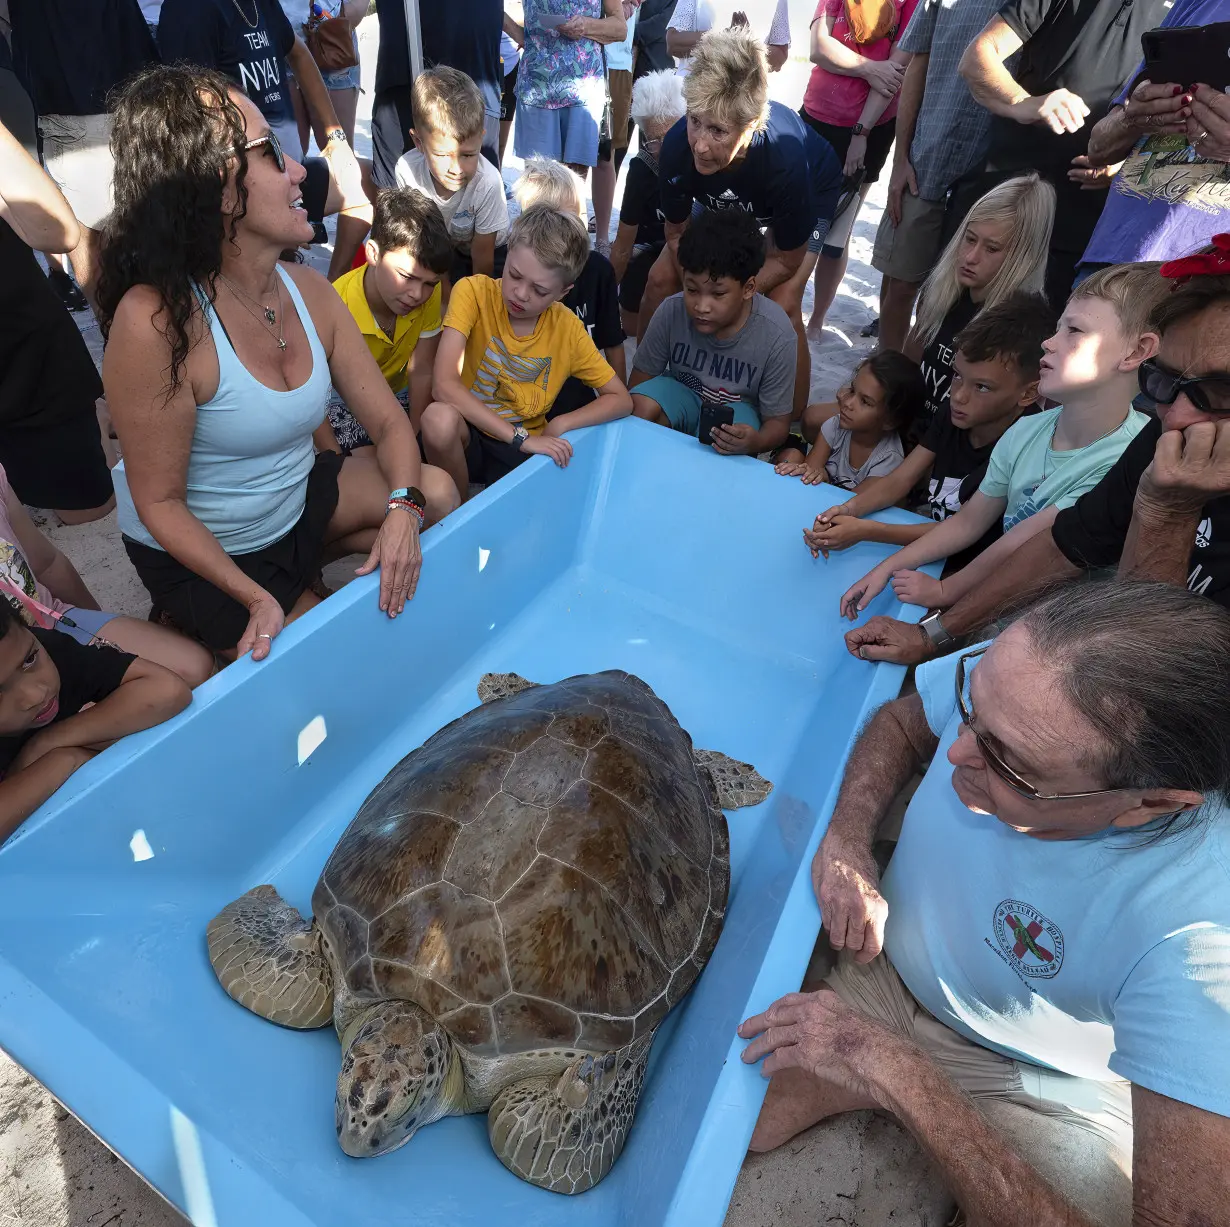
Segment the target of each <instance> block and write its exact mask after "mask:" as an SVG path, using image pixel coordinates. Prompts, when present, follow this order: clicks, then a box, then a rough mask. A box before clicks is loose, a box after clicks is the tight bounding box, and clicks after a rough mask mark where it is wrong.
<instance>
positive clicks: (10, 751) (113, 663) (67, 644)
mask: <svg viewBox="0 0 1230 1227" xmlns="http://www.w3.org/2000/svg"><path fill="white" fill-rule="evenodd" d="M9 633H10V634H11V633H12V632H11V631H10V632H9ZM30 633H31V634H32V635H33V636H34V638H35V639H37V640H38V641H39V643H41V644H42V645H43V648H44V650H45V651H46V653H47V655H48V656H49V657H51V663H52V664H53V665H55V667H56V671H57V672H58V673H59V675H60V710H59V711H58V712H57V713H56V718H55V719H54V720H53V721H52V722H51V724H59V723H60V721H61V720H67V719H68V718H69V716H75V715H76V714H77V713H78V712H79V711H80V710H81V709H82V708H83V707H84V706H85V705H86V704H87V703H98V702H100V701H101V700H103V699H105V698H106V697H107V696H108V695H109V694H114V693H115V691H116V690H117V689H118V688H119V685H120V683H121V682H122V681H123V680H124V674H125V673H127V672H128V666H129V665H131V664H132V662H133V661H134V660H136V657H135V656H130V655H129V654H128V653H127V652H121V651H120V650H119V649H118V648H112V647H108V646H106V645H105V644H99V645H98V646H96V647H95V646H91V647H86V646H84V645H83V644H80V643H78V642H77V641H76V640H75V639H74V638H73V637H72V636H71V635H66V634H64V632H63V631H55V630H43V629H41V628H39V627H36V628H35V629H34V630H33V631H31V632H30ZM51 724H45V725H43V728H50V727H51ZM40 731H41V730H39V729H30V730H29V731H28V732H25V733H19V734H18V735H17V736H15V737H0V775H2V774H3V773H4V772H5V771H7V770H8V769H9V765H10V764H11V763H12V761H13V759H15V758H16V757H17V755H18V753H19V751H20V750H21V747H22V746H24V745H25V744H26V742H27V741H29V740H30V738H31V737H33V736H34V734H35V733H37V732H40Z"/></svg>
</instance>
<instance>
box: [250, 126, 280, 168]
mask: <svg viewBox="0 0 1230 1227" xmlns="http://www.w3.org/2000/svg"><path fill="white" fill-rule="evenodd" d="M261 145H268V146H269V152H270V153H272V154H273V160H274V161H275V162H276V163H277V166H278V170H279V171H280V172H281V173H283V174H285V172H286V152H285V150H284V149H283V148H282V142H281V141H280V140H278V134H277V133H276V132H269V133H266V134H265V135H264V136H258V137H257V138H256V139H255V140H251V141H247V142H246V143H245V144H243V145H240V146H239V148H240V149H242V150H243V151H244V152H245V153H246V152H247V151H248V150H249V149H256V148H258V147H259V146H261Z"/></svg>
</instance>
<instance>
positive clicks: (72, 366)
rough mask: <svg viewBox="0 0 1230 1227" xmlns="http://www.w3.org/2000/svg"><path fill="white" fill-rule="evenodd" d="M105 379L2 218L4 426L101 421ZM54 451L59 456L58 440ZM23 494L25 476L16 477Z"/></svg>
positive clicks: (0, 416) (51, 444) (0, 380)
mask: <svg viewBox="0 0 1230 1227" xmlns="http://www.w3.org/2000/svg"><path fill="white" fill-rule="evenodd" d="M102 394H103V387H102V380H101V379H99V377H98V370H97V368H96V367H95V366H94V360H93V358H91V357H90V351H89V349H87V348H86V344H85V341H84V340H83V339H82V337H81V333H80V332H79V331H78V329H77V325H76V324H75V323H74V322H73V317H72V316H71V315H70V314H69V313H68V308H67V307H65V306H64V304H63V303H62V302H61V301H60V299H59V297H58V296H57V294H56V292H55V290H53V289H52V288H51V283H50V282H49V281H48V280H47V277H46V275H45V274H44V273H43V270H42V269H41V268H40V267H39V264H38V261H37V260H35V258H34V253H33V252H32V251H31V250H30V249H29V248H28V247H27V246H26V245H25V243H23V242H22V241H21V239H20V238H19V237H18V236H17V234H16V232H15V231H14V230H13V228H12V227H11V226H10V225H9V224H8V223H7V222H5V221H3V220H0V428H5V429H9V428H19V429H20V428H32V427H37V428H47V427H54V426H57V425H60V424H61V423H63V422H67V421H71V420H72V419H73V418H75V417H89V418H93V417H94V402H95V400H97V399H98V397H100V396H101V395H102ZM47 446H48V448H50V449H52V450H54V448H55V437H54V435H53V436H49V438H48V440H47ZM11 476H13V479H14V481H15V482H16V484H17V486H18V488H20V486H21V481H20V475H11Z"/></svg>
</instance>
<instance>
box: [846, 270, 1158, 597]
mask: <svg viewBox="0 0 1230 1227" xmlns="http://www.w3.org/2000/svg"><path fill="white" fill-rule="evenodd" d="M1157 270H1158V265H1157V264H1155V263H1154V264H1119V265H1114V266H1112V267H1110V268H1105V269H1101V270H1099V271H1098V272H1096V273H1094V274H1093V275H1092V276H1091V277H1089V278H1088V279H1087V280H1085V281H1083V282H1081V284H1080V285H1079V286H1077V288H1076V289H1075V290H1073V291H1072V296H1071V297H1070V298H1069V299H1068V304H1067V306H1066V307H1065V308H1064V313H1063V315H1062V316H1061V317H1060V319H1059V327H1058V331H1057V332H1056V333H1055V335H1054V336H1053V337H1051V339H1050V340H1049V341H1046V342H1045V343H1044V344H1043V350H1044V355H1043V358H1042V363H1041V367H1040V377H1039V381H1038V393H1039V395H1040V396H1042V397H1046V398H1047V399H1049V400H1052V401H1057V402H1059V407H1058V408H1056V409H1048V410H1047V411H1046V412H1044V413H1038V414H1033V415H1031V416H1029V417H1024V418H1022V419H1021V420H1020V421H1019V422H1017V423H1016V424H1015V425H1014V426H1012V427H1011V428H1010V429H1009V430H1008V431H1007V432H1006V433H1005V434H1004V436H1003V438H1001V439H1000V440H999V442H998V443H997V444H996V445H995V450H994V451H993V452H992V453H991V460H990V463H989V464H988V466H987V474H986V477H984V478H983V481H982V485H981V486H980V487H979V488H978V492H977V493H976V494H975V495H974V496H973V497H972V498H971V499H970V500H969V501H968V502H966V503H965V504H964V505H963V506H962V507H961V509H960V510H959V511H958V512H957V514H956V515H954V516H950V517H949V518H948V519H947V520H944V521H943V522H942V523H941V524H938V525H936V527H935V528H934V529H932V530H931V531H930V532H928V533H927V534H926V535H925V536H923V537H920V538H919V539H918V540H917V541H915V542H913V543H911V544H910V545H908V546H906V547H905V548H904V549H901V550H898V551H897V552H896V553H895V554H892V555H890V556H889V557H888V558H886V559H885V560H884V561H883V562H882V563H880V565H879V566H878V567H875V568H874V569H873V570H871V571H869V572H868V573H867V574H866V575H865V576H863V578H862V579H860V580H859V581H858V582H857V583H855V584H854V585H852V586H851V587H850V588H849V589H848V590H847V591H846V592H845V593H844V594H843V596H842V598H841V612H842V613H843V614H844V615H845V616H847V617H849V618H850V619H851V620H854V619H855V618H857V616H858V614H859V613H861V612H862V611H863V610H864V609H865V608H866V607H867V605H868V603H869V602H870V601H871V600H872V599H873V598H874V597H875V596H876V595H877V594H878V593H879V592H881V591H882V590H883V588H884V586H885V585H886V584H887V583H888V582H889V581H890V580H891V581H892V585H893V590H894V592H895V593H896V594H897V596H898V598H899V599H900V600H902V601H906V602H908V603H910V604H916V605H923V606H925V607H926V608H934V609H943V608H947V607H948V606H949V605H951V604H953V603H954V602H955V601H957V600H959V599H960V597H961V596H963V595H964V594H965V593H966V592H968V591H969V590H970V589H971V588H973V587H975V586H976V585H977V584H978V583H980V582H981V581H982V580H983V579H984V578H986V576H987V575H989V574H990V573H991V572H992V571H994V570H995V569H997V568H998V567H999V566H1001V565H1003V563H1004V561H1005V559H1006V558H1007V557H1008V555H1010V554H1011V553H1012V552H1013V551H1014V550H1015V549H1016V548H1017V547H1018V546H1020V545H1021V543H1022V542H1023V541H1025V540H1027V539H1028V538H1029V537H1032V536H1033V535H1034V534H1035V533H1037V532H1040V531H1041V530H1043V529H1045V528H1047V527H1049V526H1050V524H1051V523H1052V521H1053V520H1054V518H1055V515H1056V513H1057V512H1058V511H1059V510H1060V509H1061V508H1064V507H1070V506H1071V505H1072V504H1073V503H1075V502H1076V500H1077V499H1078V498H1080V496H1081V495H1082V494H1084V493H1085V492H1086V491H1087V490H1091V489H1092V488H1093V487H1094V486H1096V485H1097V484H1098V482H1099V481H1101V480H1102V478H1103V477H1104V476H1105V475H1106V473H1107V472H1108V471H1109V469H1110V468H1111V466H1112V465H1113V464H1114V463H1115V461H1116V460H1118V459H1119V456H1120V455H1121V454H1122V452H1123V449H1124V448H1125V447H1127V445H1128V444H1129V443H1130V442H1131V441H1132V439H1133V438H1135V436H1136V434H1137V432H1138V431H1139V430H1140V429H1141V428H1142V427H1143V426H1144V425H1145V423H1146V422H1147V421H1148V418H1147V417H1146V416H1145V415H1144V414H1143V413H1140V412H1138V411H1137V410H1135V409H1133V408H1132V398H1133V396H1134V394H1135V391H1136V384H1137V375H1136V371H1137V368H1138V367H1139V366H1140V364H1141V363H1142V362H1143V361H1144V360H1145V359H1146V358H1150V357H1152V356H1153V355H1154V354H1155V353H1156V352H1157V345H1158V336H1157V333H1155V332H1152V331H1150V329H1149V323H1148V321H1149V316H1150V314H1151V313H1152V310H1153V307H1154V306H1155V305H1156V304H1157V303H1158V302H1159V301H1160V299H1161V297H1162V295H1163V294H1164V293H1165V292H1166V291H1167V289H1168V288H1169V286H1168V284H1167V283H1166V282H1165V281H1163V279H1162V278H1161V277H1160V276H1159V275H1158V271H1157ZM1001 518H1002V520H1003V526H1004V536H1003V537H1001V538H1000V539H999V540H998V541H997V542H995V544H994V545H992V546H991V547H990V548H989V549H987V550H984V551H983V553H982V554H980V555H979V556H978V558H976V559H975V560H974V561H973V562H971V563H970V564H969V566H967V567H964V568H963V569H962V570H960V571H958V572H957V573H956V574H955V575H952V576H950V577H949V578H948V579H946V580H944V581H943V583H942V584H941V583H940V582H939V581H938V580H933V579H931V578H930V577H929V576H926V575H922V574H920V573H919V572H918V571H917V570H916V568H918V567H921V566H923V565H924V564H925V563H928V562H936V561H937V560H939V559H941V558H947V557H948V556H949V555H950V554H956V553H958V552H959V551H960V550H963V549H965V548H967V547H968V546H970V545H972V544H973V543H974V542H976V541H978V540H979V539H980V538H981V537H982V535H983V534H984V533H985V532H986V531H987V530H988V529H989V528H991V527H992V526H993V525H994V524H995V522H996V520H998V519H1001Z"/></svg>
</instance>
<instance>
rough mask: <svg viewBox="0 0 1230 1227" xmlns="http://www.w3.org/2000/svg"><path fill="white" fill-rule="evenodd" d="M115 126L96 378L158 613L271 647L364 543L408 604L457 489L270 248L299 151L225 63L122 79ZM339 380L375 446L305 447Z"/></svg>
mask: <svg viewBox="0 0 1230 1227" xmlns="http://www.w3.org/2000/svg"><path fill="white" fill-rule="evenodd" d="M112 142H113V146H114V149H115V153H116V176H115V211H114V213H113V214H112V217H111V222H110V225H109V227H108V230H107V233H106V236H105V240H104V244H103V253H102V273H101V277H100V283H99V307H100V311H101V316H102V320H103V327H104V329H105V330H106V333H107V341H108V344H107V349H106V355H105V358H104V361H103V384H104V387H105V390H106V394H107V400H108V404H109V405H110V409H111V415H112V419H113V421H114V423H115V427H116V430H117V432H118V434H119V438H120V444H121V447H122V449H123V452H124V460H123V462H122V463H121V464H120V465H119V466H117V468H116V470H115V471H114V479H115V487H116V499H117V502H118V504H119V523H120V528H121V530H122V531H123V534H124V545H125V548H126V549H127V551H128V556H129V558H130V559H131V560H132V563H133V565H134V566H135V567H136V570H137V573H138V574H139V575H140V577H141V580H142V582H143V583H144V584H145V586H146V588H147V589H148V590H149V592H150V595H151V597H152V598H153V602H154V609H155V612H162V611H165V613H166V614H168V615H169V616H170V618H171V619H172V620H173V621H174V622H175V623H177V624H178V625H179V626H180V627H181V628H182V629H183V630H185V631H187V632H188V633H189V634H191V635H195V636H197V637H198V638H200V639H201V640H202V641H203V642H204V643H205V644H207V645H208V646H209V647H211V648H213V649H214V650H215V651H217V652H219V653H220V654H222V655H223V656H234V655H242V654H244V653H245V652H248V651H251V652H252V655H253V658H254V659H256V660H260V659H262V658H263V657H264V656H266V655H268V652H269V648H270V645H271V643H272V640H273V637H274V636H275V635H277V634H278V632H279V631H280V630H281V629H282V627H283V625H284V624H285V622H287V621H290V620H293V619H294V618H296V617H298V616H299V615H300V614H302V613H304V612H306V610H308V609H309V608H311V606H313V605H314V604H316V603H317V600H318V597H317V596H316V595H314V594H313V592H312V585H313V582H314V581H315V580H316V578H317V577H318V576H319V573H320V568H321V565H322V564H323V563H325V562H327V561H329V560H331V559H333V558H338V557H341V556H343V555H346V554H351V553H364V552H366V553H367V554H368V557H367V560H366V562H365V563H364V564H363V566H361V567H360V568H359V574H367V573H368V572H371V571H373V570H375V569H376V568H377V567H380V570H381V576H380V608H381V609H382V610H385V611H387V613H388V614H389V616H390V617H393V616H395V615H396V614H398V613H400V612H401V610H402V609H403V608H404V606H405V602H406V601H407V600H408V599H409V598H410V597H412V596H413V595H414V589H415V585H416V584H417V582H418V577H419V568H420V565H421V562H422V554H421V551H420V545H419V532H420V530H421V529H422V528H423V527H424V526H425V525H426V524H430V523H432V522H433V521H435V520H437V519H439V518H440V517H441V516H443V515H446V514H447V513H448V512H449V511H451V510H452V509H453V508H454V507H455V506H456V505H457V494H456V491H455V490H454V488H453V484H452V482H451V480H450V479H449V477H448V476H447V474H445V473H444V472H442V471H441V470H439V469H434V468H432V467H430V466H427V465H422V464H420V460H419V454H418V448H417V446H416V444H415V440H414V435H413V432H412V431H411V428H410V424H409V422H408V420H407V418H406V415H405V414H404V413H403V412H402V410H401V407H400V406H399V405H398V403H397V400H396V398H395V397H394V396H393V394H392V393H391V392H390V391H389V389H388V384H387V383H386V382H385V381H384V378H383V377H382V376H381V374H380V371H379V369H378V368H377V366H376V363H375V361H374V359H373V358H372V356H371V354H370V352H369V351H368V348H367V346H366V344H365V343H364V341H363V338H362V336H361V334H360V333H359V330H358V326H357V325H356V324H355V322H354V320H353V318H352V317H351V315H350V313H349V312H348V311H347V310H346V307H345V306H344V304H343V303H342V301H341V299H340V298H338V296H337V294H336V293H335V292H334V290H333V287H332V286H330V285H329V283H328V282H327V281H326V280H325V279H324V278H323V277H322V276H320V274H319V273H316V272H314V271H312V270H311V269H308V268H305V267H302V266H300V265H295V264H282V263H279V256H280V253H281V252H283V251H284V250H285V249H287V248H294V247H296V246H298V245H299V244H300V243H304V242H307V241H308V240H310V238H311V235H312V227H311V224H310V223H309V222H308V220H307V215H306V213H305V212H304V210H303V207H302V197H301V194H300V190H299V188H300V184H301V183H302V182H303V177H304V170H303V167H302V166H301V165H300V164H299V163H297V162H295V161H293V160H292V159H291V158H289V157H287V156H286V155H285V154H284V153H283V151H282V148H281V145H280V143H279V142H278V139H277V137H276V135H275V134H274V133H273V132H272V131H271V130H270V128H269V125H268V123H267V122H266V121H265V119H264V117H263V116H262V115H261V113H260V111H259V110H257V108H256V106H255V105H254V104H253V103H252V102H251V101H249V100H248V99H247V98H246V97H245V96H244V95H243V94H242V93H240V92H239V90H238V89H236V88H235V87H234V86H232V85H231V84H229V83H228V82H227V81H226V79H225V78H223V77H221V76H219V75H218V74H216V73H213V72H209V71H205V70H201V69H193V68H185V67H183V66H176V67H162V66H160V67H155V68H150V69H148V70H146V71H145V72H142V73H140V74H138V75H137V76H136V77H134V78H133V79H132V80H131V81H130V82H129V83H127V84H126V85H125V86H124V88H123V89H122V91H121V92H120V94H119V96H118V99H117V101H116V104H115V120H114V126H113V135H112ZM330 382H332V384H333V385H334V386H335V387H336V388H337V390H338V391H339V392H340V393H341V394H342V396H343V397H344V398H345V400H346V403H347V404H348V405H349V407H350V409H351V410H352V412H353V413H354V415H355V417H356V418H357V419H358V420H359V422H360V424H361V425H362V426H363V427H364V429H365V430H366V431H367V433H368V434H369V435H370V436H371V438H372V439H373V440H374V441H375V444H376V448H375V456H374V458H371V459H369V458H364V457H358V456H350V457H346V458H344V459H343V457H341V456H340V455H338V454H336V453H331V452H325V453H322V454H321V455H319V456H314V454H313V448H312V431H313V430H315V429H316V427H318V426H319V425H320V424H321V422H322V421H323V420H324V416H325V406H326V401H327V399H328V394H329V385H330ZM419 487H421V488H422V489H421V491H420V489H419ZM424 492H425V493H424Z"/></svg>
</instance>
